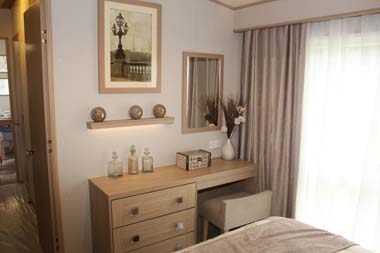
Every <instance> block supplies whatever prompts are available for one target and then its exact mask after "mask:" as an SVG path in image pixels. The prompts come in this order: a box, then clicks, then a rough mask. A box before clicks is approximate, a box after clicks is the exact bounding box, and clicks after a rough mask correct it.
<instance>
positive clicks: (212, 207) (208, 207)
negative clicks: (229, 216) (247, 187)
mask: <svg viewBox="0 0 380 253" xmlns="http://www.w3.org/2000/svg"><path fill="white" fill-rule="evenodd" d="M250 195H251V194H249V193H247V192H237V193H233V194H228V195H224V196H221V197H217V198H213V199H208V200H205V201H204V202H202V203H201V205H200V208H199V214H200V215H201V216H202V217H204V218H205V219H206V220H208V221H209V222H211V223H212V224H214V225H215V226H217V227H218V228H220V229H223V228H224V222H225V219H224V218H225V209H224V202H223V201H224V200H230V199H238V198H242V197H247V196H250Z"/></svg>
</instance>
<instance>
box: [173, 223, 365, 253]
mask: <svg viewBox="0 0 380 253" xmlns="http://www.w3.org/2000/svg"><path fill="white" fill-rule="evenodd" d="M180 252H181V253H223V252H226V253H227V252H228V253H240V252H250V253H256V252H259V253H272V252H273V253H285V252H289V253H314V252H315V253H324V252H326V253H327V252H331V253H332V252H339V253H370V252H371V251H368V250H365V249H364V248H362V247H360V246H359V245H356V244H355V243H352V242H350V241H348V240H346V239H345V238H343V237H341V236H337V235H334V234H331V233H329V232H327V231H324V230H320V229H316V228H313V227H311V226H309V225H306V224H303V223H301V222H298V221H296V220H294V219H286V218H281V217H270V218H267V219H265V220H262V221H258V222H255V223H252V224H249V225H247V226H244V227H241V228H239V229H237V230H234V231H232V232H228V233H225V234H222V235H220V236H218V237H216V238H214V239H211V240H208V241H205V242H203V243H200V244H197V245H194V246H192V247H189V248H186V249H184V250H182V251H180Z"/></svg>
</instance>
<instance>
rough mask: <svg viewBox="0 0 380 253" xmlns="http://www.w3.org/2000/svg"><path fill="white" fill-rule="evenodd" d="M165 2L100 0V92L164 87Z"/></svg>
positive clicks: (142, 91) (157, 89) (140, 91)
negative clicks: (162, 79) (162, 63)
mask: <svg viewBox="0 0 380 253" xmlns="http://www.w3.org/2000/svg"><path fill="white" fill-rule="evenodd" d="M161 12H162V10H161V5H160V4H155V3H147V2H143V1H139V0H99V92H100V93H148V92H160V91H161V84H160V81H161V80H160V79H161Z"/></svg>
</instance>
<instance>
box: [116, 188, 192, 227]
mask: <svg viewBox="0 0 380 253" xmlns="http://www.w3.org/2000/svg"><path fill="white" fill-rule="evenodd" d="M195 197H196V190H195V184H187V185H182V186H178V187H174V188H169V189H164V190H160V191H155V192H149V193H145V194H141V195H136V196H132V197H128V198H123V199H118V200H114V201H112V223H113V227H114V228H118V227H121V226H125V225H129V224H132V223H136V222H140V221H144V220H147V219H152V218H156V217H159V216H162V215H165V214H169V213H174V212H177V211H181V210H185V209H188V208H191V207H194V206H195Z"/></svg>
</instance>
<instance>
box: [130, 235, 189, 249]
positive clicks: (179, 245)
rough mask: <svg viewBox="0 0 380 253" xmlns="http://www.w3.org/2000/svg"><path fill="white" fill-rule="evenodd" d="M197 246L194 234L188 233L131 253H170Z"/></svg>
mask: <svg viewBox="0 0 380 253" xmlns="http://www.w3.org/2000/svg"><path fill="white" fill-rule="evenodd" d="M194 244H195V239H194V232H192V233H188V234H185V235H181V236H178V237H175V238H173V239H169V240H166V241H163V242H159V243H156V244H153V245H151V246H147V247H144V248H141V249H138V250H134V251H131V253H152V252H154V253H158V252H159V253H169V252H174V251H177V250H181V249H184V248H187V247H190V246H191V245H194Z"/></svg>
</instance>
